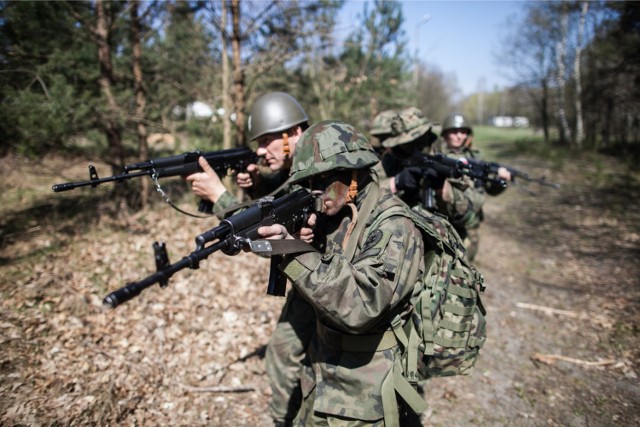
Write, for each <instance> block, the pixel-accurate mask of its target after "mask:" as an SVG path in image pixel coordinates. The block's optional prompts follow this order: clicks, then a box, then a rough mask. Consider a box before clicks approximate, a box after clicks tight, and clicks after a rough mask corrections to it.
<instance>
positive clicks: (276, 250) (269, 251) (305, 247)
mask: <svg viewBox="0 0 640 427" xmlns="http://www.w3.org/2000/svg"><path fill="white" fill-rule="evenodd" d="M249 246H250V247H251V251H252V252H253V253H255V254H256V255H261V256H273V255H286V254H296V253H305V252H318V250H317V249H316V248H314V247H313V246H311V245H310V244H309V243H307V242H305V241H304V240H299V239H294V240H253V241H251V242H250V243H249Z"/></svg>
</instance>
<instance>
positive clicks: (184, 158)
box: [53, 147, 259, 213]
mask: <svg viewBox="0 0 640 427" xmlns="http://www.w3.org/2000/svg"><path fill="white" fill-rule="evenodd" d="M200 156H203V157H204V158H205V159H206V160H207V162H208V163H209V164H210V165H211V168H213V170H214V171H215V172H216V173H217V174H218V176H220V177H221V178H223V177H224V176H226V175H227V173H228V172H229V170H236V171H242V170H245V169H246V168H247V166H249V165H250V164H252V163H257V161H258V159H259V158H258V156H257V155H256V153H254V152H253V151H252V150H251V149H249V148H247V147H241V148H231V149H228V150H220V151H210V152H207V153H204V152H201V151H192V152H188V153H183V154H178V155H175V156H169V157H160V158H157V159H152V160H147V161H144V162H140V163H134V164H131V165H127V166H125V167H124V172H123V173H122V174H119V175H113V176H108V177H106V178H98V173H97V172H96V168H95V166H93V165H89V181H78V182H67V183H64V184H55V185H54V186H53V191H54V192H56V193H59V192H61V191H68V190H73V189H74V188H78V187H86V186H89V185H90V186H91V187H97V186H98V185H100V184H104V183H105V182H116V183H118V182H123V181H126V180H129V179H131V178H138V177H140V176H145V175H146V176H150V177H151V178H152V179H153V180H154V181H155V182H156V185H157V186H158V189H160V186H159V185H158V182H157V180H158V178H165V177H171V176H187V175H191V174H192V173H195V172H202V168H200V165H199V164H198V158H199V157H200ZM159 191H160V190H159ZM212 207H213V204H212V203H211V202H209V201H207V200H201V201H200V206H199V207H198V211H199V212H205V213H211V209H212Z"/></svg>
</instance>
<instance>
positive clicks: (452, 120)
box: [435, 114, 504, 261]
mask: <svg viewBox="0 0 640 427" xmlns="http://www.w3.org/2000/svg"><path fill="white" fill-rule="evenodd" d="M452 129H466V130H467V132H468V133H469V136H468V142H467V143H465V144H464V145H463V146H462V147H460V148H459V149H451V148H449V147H448V146H447V143H446V141H445V140H444V137H443V135H444V133H445V132H446V131H448V130H452ZM472 135H473V128H472V127H471V125H470V124H469V123H468V122H467V120H466V119H465V118H464V116H462V115H461V114H451V115H449V116H448V117H447V118H446V119H445V120H444V121H443V124H442V132H441V138H440V139H439V140H438V143H437V144H435V151H436V152H437V153H442V154H445V155H447V156H448V157H453V158H457V159H460V158H472V159H480V155H479V153H480V152H479V151H478V150H474V149H472V148H471V138H472ZM496 189H497V187H491V186H490V185H489V187H488V188H485V184H484V183H482V182H480V181H476V182H475V183H472V184H471V185H468V188H467V189H466V190H465V196H466V197H467V198H468V199H469V200H470V201H471V204H472V206H473V210H474V215H468V216H460V217H452V218H451V223H452V225H453V226H454V227H455V229H456V231H457V232H458V234H460V237H461V238H462V239H463V242H464V246H465V248H466V252H467V257H468V258H469V260H470V261H473V260H474V258H475V256H476V255H477V253H478V247H479V243H480V234H479V228H480V223H481V222H482V220H483V213H482V206H483V205H484V202H485V190H488V191H487V192H488V193H489V194H498V192H501V191H502V189H504V187H502V188H501V189H497V190H496Z"/></svg>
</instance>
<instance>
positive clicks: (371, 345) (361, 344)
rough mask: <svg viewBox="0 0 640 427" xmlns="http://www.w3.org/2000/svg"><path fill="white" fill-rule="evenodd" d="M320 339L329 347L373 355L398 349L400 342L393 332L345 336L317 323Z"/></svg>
mask: <svg viewBox="0 0 640 427" xmlns="http://www.w3.org/2000/svg"><path fill="white" fill-rule="evenodd" d="M316 330H317V331H318V337H319V338H320V339H321V340H322V341H323V342H324V343H325V344H327V345H328V346H329V347H333V348H335V349H337V350H344V351H352V352H359V353H373V352H376V351H382V350H388V349H390V348H393V347H396V346H397V345H398V342H397V341H396V337H395V335H394V334H393V332H392V331H385V332H382V333H379V334H365V335H354V334H345V333H342V332H339V331H336V330H335V329H331V328H329V327H327V326H325V325H323V324H322V323H320V322H317V327H316Z"/></svg>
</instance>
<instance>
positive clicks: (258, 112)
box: [248, 92, 309, 141]
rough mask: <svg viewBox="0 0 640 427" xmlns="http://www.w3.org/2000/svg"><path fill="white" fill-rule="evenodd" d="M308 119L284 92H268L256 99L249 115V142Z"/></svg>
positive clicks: (301, 109) (292, 98) (294, 100)
mask: <svg viewBox="0 0 640 427" xmlns="http://www.w3.org/2000/svg"><path fill="white" fill-rule="evenodd" d="M308 120H309V117H308V116H307V113H305V111H304V109H303V108H302V107H301V106H300V104H299V103H298V101H296V99H295V98H294V97H293V96H291V95H289V94H288V93H284V92H270V93H267V94H265V95H262V96H261V97H260V98H258V99H256V101H255V102H254V103H253V106H252V107H251V113H250V115H249V121H248V127H249V139H250V140H251V141H253V140H255V139H258V138H260V137H261V136H263V135H266V134H268V133H273V132H281V131H284V130H287V129H289V128H292V127H294V126H295V125H299V124H300V123H304V122H307V121H308Z"/></svg>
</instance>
